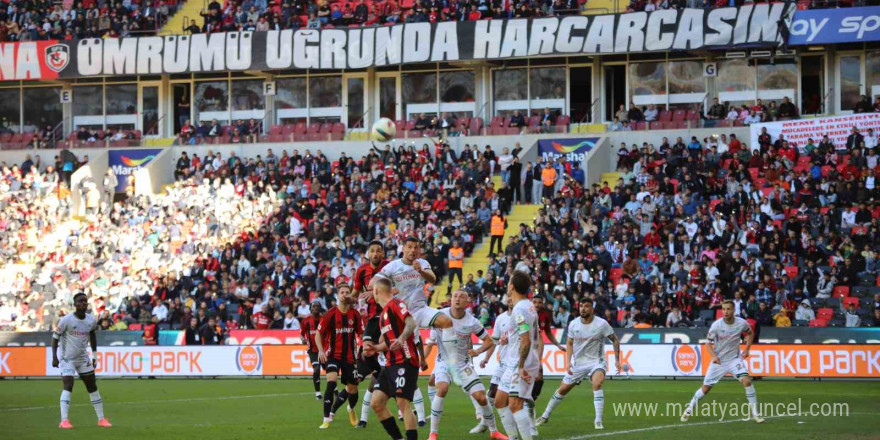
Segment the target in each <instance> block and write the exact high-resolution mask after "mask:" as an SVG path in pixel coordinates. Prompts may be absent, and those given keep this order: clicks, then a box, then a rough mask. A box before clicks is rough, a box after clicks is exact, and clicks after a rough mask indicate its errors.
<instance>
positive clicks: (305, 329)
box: [300, 301, 324, 400]
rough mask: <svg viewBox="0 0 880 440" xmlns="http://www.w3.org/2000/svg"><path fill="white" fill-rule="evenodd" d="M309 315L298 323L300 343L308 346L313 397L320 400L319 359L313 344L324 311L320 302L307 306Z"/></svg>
mask: <svg viewBox="0 0 880 440" xmlns="http://www.w3.org/2000/svg"><path fill="white" fill-rule="evenodd" d="M309 311H310V312H311V315H309V316H307V317H305V319H303V320H302V323H300V335H301V336H302V343H303V344H305V345H306V346H307V347H309V350H308V353H309V361H310V362H311V363H312V381H313V382H314V383H315V398H316V399H318V400H321V361H319V360H318V346H317V345H315V335H316V334H317V333H318V324H320V323H321V318H322V316H323V313H324V307H322V306H321V303H319V302H317V301H315V302H313V303H312V305H311V307H310V308H309Z"/></svg>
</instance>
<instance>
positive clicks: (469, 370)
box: [428, 289, 507, 440]
mask: <svg viewBox="0 0 880 440" xmlns="http://www.w3.org/2000/svg"><path fill="white" fill-rule="evenodd" d="M469 303H470V297H469V296H468V293H467V292H465V291H464V290H461V289H459V290H456V291H455V292H453V294H452V303H451V306H450V307H449V308H447V309H443V310H441V311H440V312H441V313H443V314H444V315H446V316H449V317H450V318H451V319H452V328H448V329H442V330H440V329H434V330H432V331H431V340H433V341H434V342H433V343H432V344H433V345H437V348H438V351H439V353H438V355H437V360H436V362H435V364H434V386H435V387H436V388H437V394H436V395H435V396H434V398H433V399H431V433H430V434H429V436H428V440H437V432H438V429H439V427H440V419H441V418H442V417H443V400H444V399H445V398H446V393H448V392H449V384H450V383H452V382H455V383H457V384H458V385H459V386H460V387H461V389H462V390H463V391H464V392H465V394H468V395H470V396H472V397H473V399H474V400H475V401H476V402H477V404H478V405H479V408H480V413H481V415H482V421H481V423H480V425H478V426H477V428H480V427H482V429H477V428H474V431H472V432H474V433H479V432H483V431H485V430H486V429H488V430H489V431H490V434H489V438H491V439H498V440H506V439H507V436H505V435H504V434H501V433H500V432H498V429H497V428H496V427H495V413H493V412H492V407H491V406H489V403H488V401H487V400H486V389H485V388H484V387H483V384H482V382H480V376H479V375H478V374H477V371H476V369H475V368H474V362H473V358H474V357H476V356H479V355H481V354H483V353H485V352H486V351H488V350H489V349H490V348H491V347H492V346H493V345H494V343H493V342H492V338H491V336H490V335H489V333H488V332H487V331H486V329H484V328H483V325H482V324H480V321H478V320H477V318H474V316H473V315H471V314H468V313H467V312H466V310H467V306H468V304H469ZM471 335H476V336H477V338H479V339H480V340H482V342H483V344H482V346H481V347H480V349H479V350H474V349H473V342H472V341H471ZM428 351H429V350H428Z"/></svg>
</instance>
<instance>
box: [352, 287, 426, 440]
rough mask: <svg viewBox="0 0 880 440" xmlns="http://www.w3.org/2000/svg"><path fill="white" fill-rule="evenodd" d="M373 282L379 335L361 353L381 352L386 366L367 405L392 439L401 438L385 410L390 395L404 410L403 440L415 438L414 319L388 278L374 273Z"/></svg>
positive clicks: (416, 357)
mask: <svg viewBox="0 0 880 440" xmlns="http://www.w3.org/2000/svg"><path fill="white" fill-rule="evenodd" d="M372 285H373V297H374V298H375V299H376V302H377V303H378V304H379V306H380V307H382V312H381V315H380V317H379V331H380V332H381V333H382V339H381V340H380V341H379V342H378V343H377V344H373V345H370V346H369V347H364V354H365V355H367V356H372V355H374V354H377V353H380V352H384V353H385V367H384V368H382V372H381V373H379V383H378V384H376V388H375V389H374V390H373V399H372V401H371V402H370V406H371V407H372V408H373V411H375V413H376V417H377V418H378V419H379V422H380V423H381V424H382V427H383V428H385V432H387V433H388V435H389V436H391V439H392V440H400V439H402V438H403V437H402V436H401V433H400V428H399V427H398V426H397V421H396V420H394V416H392V415H391V412H389V411H388V399H390V398H391V397H392V396H393V397H394V399H395V400H396V401H397V407H398V408H399V409H400V411H401V412H402V413H403V420H404V426H405V427H406V440H416V439H418V437H419V435H418V431H417V429H418V425H417V423H416V418H415V415H414V414H413V413H412V410H411V409H410V404H411V403H412V400H413V395H414V394H415V390H416V388H418V386H419V384H418V379H419V366H420V362H419V353H418V350H416V341H415V337H414V334H413V332H415V330H416V320H415V318H413V316H412V315H410V313H409V308H407V306H406V304H405V303H404V302H403V301H402V300H400V299H399V298H395V297H394V295H393V294H392V293H391V281H389V280H388V279H387V278H385V277H383V276H376V277H373V281H372Z"/></svg>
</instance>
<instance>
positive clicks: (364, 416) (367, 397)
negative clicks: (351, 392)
mask: <svg viewBox="0 0 880 440" xmlns="http://www.w3.org/2000/svg"><path fill="white" fill-rule="evenodd" d="M372 400H373V392H372V391H370V390H367V392H366V393H364V401H363V402H362V403H361V421H362V422H364V423H367V420H368V419H369V418H370V401H372Z"/></svg>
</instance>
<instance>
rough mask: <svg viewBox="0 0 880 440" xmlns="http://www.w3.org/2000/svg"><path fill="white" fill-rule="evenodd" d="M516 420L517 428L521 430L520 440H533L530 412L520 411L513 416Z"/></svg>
mask: <svg viewBox="0 0 880 440" xmlns="http://www.w3.org/2000/svg"><path fill="white" fill-rule="evenodd" d="M513 419H514V420H516V428H517V429H518V430H519V439H520V440H532V419H530V418H529V412H528V411H523V410H519V412H516V413H514V414H513Z"/></svg>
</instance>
